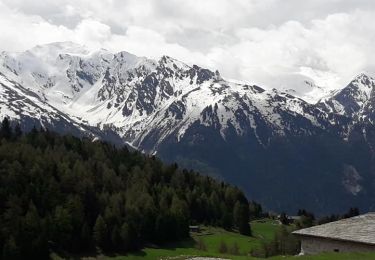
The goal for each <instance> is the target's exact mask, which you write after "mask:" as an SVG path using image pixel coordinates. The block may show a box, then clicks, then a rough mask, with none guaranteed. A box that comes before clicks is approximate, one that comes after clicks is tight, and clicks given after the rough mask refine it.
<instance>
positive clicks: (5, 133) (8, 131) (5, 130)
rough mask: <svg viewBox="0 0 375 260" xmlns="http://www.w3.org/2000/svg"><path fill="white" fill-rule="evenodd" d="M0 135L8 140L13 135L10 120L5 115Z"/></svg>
mask: <svg viewBox="0 0 375 260" xmlns="http://www.w3.org/2000/svg"><path fill="white" fill-rule="evenodd" d="M0 137H1V138H5V139H8V140H9V139H10V138H11V137H12V128H11V127H10V122H9V119H8V118H7V117H4V119H3V121H2V122H1V128H0Z"/></svg>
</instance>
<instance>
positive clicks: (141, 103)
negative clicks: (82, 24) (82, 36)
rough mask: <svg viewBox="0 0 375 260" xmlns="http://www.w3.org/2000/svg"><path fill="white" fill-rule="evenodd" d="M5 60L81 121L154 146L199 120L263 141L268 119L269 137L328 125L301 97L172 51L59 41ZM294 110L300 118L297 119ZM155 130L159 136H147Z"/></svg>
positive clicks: (5, 66)
mask: <svg viewBox="0 0 375 260" xmlns="http://www.w3.org/2000/svg"><path fill="white" fill-rule="evenodd" d="M0 62H1V64H2V67H1V68H0V72H1V73H2V77H3V78H4V80H5V81H6V82H8V83H10V82H15V83H17V84H18V85H19V86H22V87H23V88H24V89H25V90H27V91H29V93H32V94H34V96H35V97H37V98H38V100H40V101H41V102H44V103H45V104H48V105H49V106H51V107H52V108H54V109H57V110H59V111H63V112H64V113H65V114H67V115H68V117H70V118H71V119H74V120H75V121H76V122H79V123H81V124H85V125H88V126H95V127H99V128H105V127H110V128H112V129H115V130H116V132H117V133H118V134H119V135H120V136H121V137H123V138H124V139H125V140H126V141H127V142H129V143H131V144H132V145H134V146H136V147H139V148H141V149H143V148H145V149H146V150H147V151H149V152H154V151H157V147H158V144H159V143H161V142H162V141H163V140H164V139H165V138H167V137H171V136H172V135H173V136H174V137H175V138H176V139H177V141H178V140H179V139H180V138H181V137H182V136H183V135H184V134H185V132H186V130H187V129H189V127H190V126H191V125H193V124H194V123H196V122H200V124H202V125H206V126H213V127H215V129H217V130H218V131H219V132H220V134H221V136H222V138H224V139H225V137H226V132H227V131H228V129H229V128H233V129H234V131H235V132H236V133H237V134H238V135H245V134H248V133H251V134H253V135H254V136H255V137H256V138H257V140H258V141H259V143H262V144H266V143H267V142H268V138H269V137H270V136H264V133H262V132H260V131H259V129H261V128H262V127H263V126H264V127H267V128H268V129H269V131H270V135H271V136H272V135H285V134H287V133H307V132H310V131H313V130H314V129H315V128H322V127H325V126H324V124H325V122H323V121H322V119H324V116H325V115H324V114H323V113H321V112H320V111H316V109H315V107H314V106H313V105H311V104H309V103H307V102H305V101H303V100H302V99H299V98H296V97H294V96H292V95H289V94H287V93H284V92H278V91H277V90H271V91H266V90H264V89H262V88H260V87H257V86H250V85H241V84H238V83H232V82H228V81H225V80H224V79H222V78H221V77H220V74H219V73H218V72H211V71H209V70H207V69H204V68H200V67H198V66H195V65H194V66H188V65H186V64H184V63H182V62H180V61H177V60H175V59H173V58H171V57H167V56H164V57H162V58H161V59H160V60H158V61H153V60H149V59H147V58H139V57H136V56H134V55H132V54H129V53H126V52H120V53H115V54H112V53H110V52H108V51H106V50H99V51H89V50H87V49H85V48H84V47H82V46H80V45H76V44H73V43H56V44H48V45H44V46H37V47H35V48H33V49H31V50H29V51H26V52H23V53H5V52H4V53H2V54H1V56H0ZM6 85H7V86H12V84H6ZM11 106H12V104H8V108H4V109H3V110H4V111H6V110H5V109H8V110H9V109H10V107H11ZM3 114H6V113H3ZM12 115H14V116H16V115H17V113H13V114H9V116H12ZM289 117H296V118H299V119H301V120H300V122H298V123H297V124H296V123H295V122H292V121H291V120H288V118H289ZM151 135H152V136H155V135H156V136H157V137H156V139H157V140H154V141H153V142H150V136H151Z"/></svg>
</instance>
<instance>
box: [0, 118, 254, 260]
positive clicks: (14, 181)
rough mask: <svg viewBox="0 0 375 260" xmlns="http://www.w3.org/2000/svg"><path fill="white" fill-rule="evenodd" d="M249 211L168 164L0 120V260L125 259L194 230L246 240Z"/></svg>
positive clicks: (235, 194) (211, 183) (238, 195)
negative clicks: (233, 231) (223, 231)
mask: <svg viewBox="0 0 375 260" xmlns="http://www.w3.org/2000/svg"><path fill="white" fill-rule="evenodd" d="M248 207H249V204H248V201H247V199H246V197H245V196H244V194H243V193H242V192H241V191H240V190H239V189H237V188H235V187H233V186H230V185H228V184H225V183H222V182H218V181H216V180H214V179H212V178H210V177H206V176H201V175H199V174H198V173H196V172H193V171H188V170H182V169H179V168H178V166H177V165H176V164H173V165H165V164H163V163H162V162H161V161H160V160H158V159H157V158H155V157H149V156H146V155H143V154H141V153H139V152H131V151H129V150H128V149H127V148H126V147H123V148H121V149H118V148H115V147H114V146H113V145H110V144H108V143H104V142H92V141H91V140H88V139H79V138H75V137H72V136H59V135H57V134H55V133H53V132H49V131H47V130H43V129H42V130H37V129H35V128H34V129H33V130H32V131H31V132H30V133H28V134H25V135H24V134H22V132H21V130H20V127H19V126H17V125H15V127H11V126H10V122H9V121H8V120H7V119H4V120H3V122H2V125H1V130H0V250H1V252H2V254H1V257H2V259H20V258H23V259H26V258H27V259H30V258H32V259H34V258H38V259H42V258H48V257H49V254H50V253H51V252H52V251H54V252H67V253H83V252H98V251H103V252H105V253H106V252H127V251H131V250H137V249H139V248H141V247H142V246H143V245H145V244H163V243H166V242H168V241H176V240H179V239H183V238H186V237H188V236H189V228H188V226H189V224H196V223H199V224H201V223H202V224H209V225H216V226H221V227H224V228H227V229H229V228H237V229H239V231H240V232H241V233H242V234H247V235H250V234H251V230H250V226H249V224H248V220H249V210H248V209H249V208H248Z"/></svg>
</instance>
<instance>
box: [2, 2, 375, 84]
mask: <svg viewBox="0 0 375 260" xmlns="http://www.w3.org/2000/svg"><path fill="white" fill-rule="evenodd" d="M374 16H375V4H373V1H371V0H358V1H351V0H314V1H312V0H311V1H300V0H206V1H199V2H198V1H183V0H158V1H156V0H144V1H139V0H44V1H42V0H34V1H26V0H0V49H2V50H12V51H18V50H24V49H27V48H30V47H32V46H34V45H36V44H43V43H48V42H54V41H74V42H78V43H82V44H85V45H88V46H91V47H94V48H100V47H103V48H107V49H110V50H114V51H120V50H126V51H129V52H133V53H135V54H137V55H141V56H149V57H154V58H155V57H158V56H161V55H163V54H167V55H170V56H173V57H175V58H178V59H180V60H183V61H186V62H188V63H197V64H198V65H201V66H206V67H209V68H211V69H219V70H220V71H221V73H222V75H224V76H225V77H228V78H235V79H240V80H245V81H249V82H251V83H256V84H259V85H266V86H269V87H276V88H282V87H289V86H291V87H294V88H298V87H299V85H298V84H299V82H300V80H301V79H304V78H308V79H312V80H314V81H315V82H316V83H317V84H319V85H322V86H325V87H339V86H343V85H344V84H345V83H347V82H348V81H349V80H350V79H351V78H352V77H353V76H354V75H355V74H358V73H359V72H362V71H369V72H370V73H372V74H375V64H374V60H375V59H374V58H375V57H374V55H375V54H374V53H375V52H374V46H373V42H374V40H375V24H374V23H373V18H372V17H374ZM296 84H297V85H296Z"/></svg>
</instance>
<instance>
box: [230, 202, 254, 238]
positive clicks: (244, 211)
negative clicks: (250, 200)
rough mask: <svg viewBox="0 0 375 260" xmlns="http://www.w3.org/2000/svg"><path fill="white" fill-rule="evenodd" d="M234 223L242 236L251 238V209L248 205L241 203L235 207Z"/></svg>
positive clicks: (237, 203)
mask: <svg viewBox="0 0 375 260" xmlns="http://www.w3.org/2000/svg"><path fill="white" fill-rule="evenodd" d="M233 212H234V213H233V214H234V221H235V224H236V226H237V228H238V231H239V232H240V233H241V234H242V235H246V236H251V228H250V224H249V221H250V218H249V208H248V206H247V205H246V204H242V203H240V202H239V201H237V202H236V204H235V206H234V211H233Z"/></svg>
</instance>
